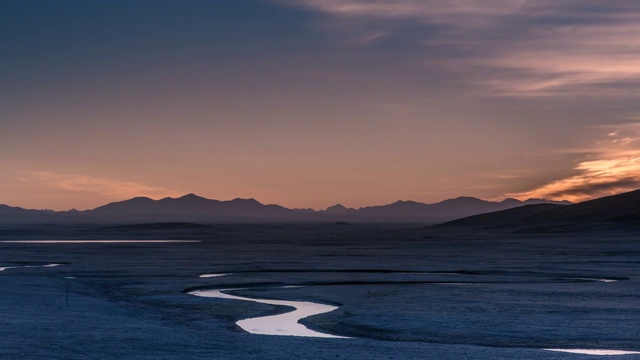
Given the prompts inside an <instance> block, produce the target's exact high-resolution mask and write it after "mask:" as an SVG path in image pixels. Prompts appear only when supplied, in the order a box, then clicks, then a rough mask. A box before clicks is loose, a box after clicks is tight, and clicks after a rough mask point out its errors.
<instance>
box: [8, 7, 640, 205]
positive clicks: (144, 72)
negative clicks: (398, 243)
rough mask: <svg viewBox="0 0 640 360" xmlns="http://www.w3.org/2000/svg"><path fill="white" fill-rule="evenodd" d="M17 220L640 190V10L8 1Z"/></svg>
mask: <svg viewBox="0 0 640 360" xmlns="http://www.w3.org/2000/svg"><path fill="white" fill-rule="evenodd" d="M0 20H1V21H0V41H1V42H2V44H3V46H2V47H0V55H1V57H0V58H1V59H2V66H0V82H1V83H2V84H3V86H2V87H0V109H1V110H2V112H1V115H0V147H1V150H2V151H0V166H1V168H2V169H3V170H2V171H1V172H0V204H8V205H12V206H22V207H27V208H53V209H61V210H62V209H69V208H79V209H86V208H92V207H96V206H99V205H102V204H104V203H105V202H109V201H115V200H123V199H125V198H128V197H133V196H149V197H152V198H161V197H165V196H179V195H183V194H187V193H196V194H199V195H201V196H205V197H209V198H215V199H232V198H236V197H245V198H248V197H253V198H256V199H258V200H260V201H261V202H264V203H278V204H281V205H284V206H288V207H309V206H310V207H314V208H324V207H327V206H329V205H333V204H335V203H338V202H340V203H343V204H345V205H348V206H352V207H359V206H365V205H377V204H385V203H391V202H394V201H396V200H399V199H402V200H408V199H411V200H415V201H422V202H436V201H440V200H443V199H446V198H452V197H457V196H463V195H464V196H476V197H480V198H485V199H501V198H505V197H517V198H521V199H524V198H527V197H538V198H548V199H556V200H559V199H567V200H571V201H582V200H587V199H591V198H595V197H600V196H605V195H610V194H615V193H618V192H623V191H628V190H634V189H637V188H640V102H639V101H638V100H639V95H638V94H640V60H639V59H640V3H635V2H629V1H622V0H613V1H606V2H605V1H600V0H451V1H442V0H246V1H237V0H219V1H212V2H190V1H179V0H167V1H162V2H149V1H135V2H132V1H128V0H114V1H109V2H94V1H82V0H60V1H56V2H51V1H45V0H7V1H3V2H2V4H1V5H0Z"/></svg>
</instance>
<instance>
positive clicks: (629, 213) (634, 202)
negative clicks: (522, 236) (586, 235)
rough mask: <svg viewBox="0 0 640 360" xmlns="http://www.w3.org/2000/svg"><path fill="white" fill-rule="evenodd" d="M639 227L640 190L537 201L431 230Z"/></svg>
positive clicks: (437, 226)
mask: <svg viewBox="0 0 640 360" xmlns="http://www.w3.org/2000/svg"><path fill="white" fill-rule="evenodd" d="M621 226H634V227H635V226H640V190H635V191H631V192H627V193H623V194H618V195H613V196H607V197H603V198H599V199H595V200H590V201H585V202H581V203H577V204H573V205H567V206H560V205H554V204H538V205H529V206H522V207H518V208H515V209H508V210H504V211H497V212H492V213H485V214H481V215H475V216H470V217H467V218H463V219H458V220H454V221H450V222H447V223H444V224H440V225H436V226H433V227H432V228H434V229H457V228H476V229H495V230H499V229H503V230H509V231H516V232H532V233H533V232H562V231H577V230H582V229H584V230H588V229H593V228H607V227H621Z"/></svg>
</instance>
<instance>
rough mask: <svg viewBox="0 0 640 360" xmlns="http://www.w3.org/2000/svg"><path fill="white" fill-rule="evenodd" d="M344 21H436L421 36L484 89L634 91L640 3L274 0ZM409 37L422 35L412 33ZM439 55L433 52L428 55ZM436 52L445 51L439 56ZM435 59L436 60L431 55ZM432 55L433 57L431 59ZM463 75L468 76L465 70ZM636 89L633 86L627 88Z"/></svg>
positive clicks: (526, 93)
mask: <svg viewBox="0 0 640 360" xmlns="http://www.w3.org/2000/svg"><path fill="white" fill-rule="evenodd" d="M279 2H284V3H287V4H289V5H293V6H299V7H304V8H307V9H312V10H315V11H318V12H322V13H325V14H330V15H332V16H335V17H337V18H340V19H343V20H345V21H349V20H350V19H358V21H363V20H364V21H369V24H370V26H371V27H372V28H373V29H375V28H376V27H377V26H381V27H383V28H384V26H387V27H386V29H388V25H384V26H383V24H385V22H396V23H397V22H398V20H405V21H413V22H415V23H418V24H424V25H427V26H434V25H435V26H438V28H437V31H435V32H433V31H432V32H428V31H425V32H424V33H423V34H422V36H423V37H424V39H423V41H422V42H421V43H422V44H423V46H426V47H427V48H431V47H433V48H436V47H437V50H438V51H437V52H433V51H431V52H428V54H427V55H426V59H425V61H426V62H428V63H429V66H430V67H432V66H433V65H434V64H435V65H442V66H443V67H445V68H448V69H449V70H450V71H452V72H460V71H462V72H464V73H465V78H467V79H468V80H469V81H473V82H474V83H475V84H476V85H478V86H480V87H481V89H482V90H483V91H482V92H481V93H482V94H483V95H486V94H491V95H499V96H516V97H548V96H580V97H583V96H607V97H637V96H638V94H640V91H637V90H638V89H639V88H640V3H637V2H621V1H615V2H603V1H594V0H565V1H556V0H279ZM411 36H421V35H420V34H419V32H412V33H411ZM435 53H437V54H438V56H437V57H435V56H434V55H433V54H435ZM442 53H450V54H452V55H450V56H449V57H447V58H446V59H444V60H443V59H442V57H441V56H442V55H441V54H442ZM436 58H437V59H436ZM434 59H436V60H438V61H437V62H434V61H433V60H434ZM467 74H468V75H469V76H466V75H467ZM631 89H635V90H636V91H631Z"/></svg>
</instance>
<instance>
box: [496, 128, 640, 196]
mask: <svg viewBox="0 0 640 360" xmlns="http://www.w3.org/2000/svg"><path fill="white" fill-rule="evenodd" d="M639 130H640V126H638V125H634V124H630V125H627V126H621V128H620V129H618V130H614V131H611V132H609V133H608V134H607V135H606V139H605V140H601V141H597V142H596V143H595V144H594V148H593V149H592V152H591V154H589V155H588V158H587V159H583V160H582V161H580V162H579V163H578V164H577V165H576V166H575V167H574V170H575V171H576V173H575V175H572V176H569V177H566V178H563V179H558V180H555V181H552V182H550V183H548V184H544V185H542V186H540V187H538V188H535V189H533V190H530V191H526V192H522V193H517V194H509V195H508V196H512V197H516V198H520V199H526V198H532V197H535V198H545V199H554V200H560V199H566V200H570V201H584V200H589V199H593V198H597V197H601V196H607V195H613V194H617V193H620V192H624V191H631V190H636V189H638V188H640V150H638V144H640V131H639Z"/></svg>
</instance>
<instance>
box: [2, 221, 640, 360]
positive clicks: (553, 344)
mask: <svg viewBox="0 0 640 360" xmlns="http://www.w3.org/2000/svg"><path fill="white" fill-rule="evenodd" d="M29 238H30V239H47V238H49V239H63V238H77V239H99V238H102V239H135V238H156V239H200V240H202V241H201V242H199V243H167V244H47V245H42V244H9V243H0V267H3V266H15V265H38V264H48V263H64V265H63V266H60V267H51V268H42V267H23V268H14V269H7V270H5V271H2V272H0V309H2V310H1V312H0V359H83V360H85V359H585V358H594V356H587V355H576V354H565V353H554V352H549V351H545V350H542V349H544V348H591V349H617V350H633V351H640V335H639V334H640V306H639V304H640V281H639V279H640V240H639V239H640V238H639V237H638V234H635V235H634V234H624V233H618V234H616V233H600V234H591V235H588V234H577V235H566V234H565V235H557V236H549V235H536V236H523V235H518V236H515V235H514V236H511V235H499V236H498V235H490V234H448V235H437V234H435V233H431V232H430V231H429V230H426V229H421V228H417V227H412V226H409V225H404V226H398V225H366V226H365V225H345V224H328V225H278V226H275V225H252V226H240V225H223V226H213V227H185V226H182V225H177V226H173V227H171V226H169V227H163V226H160V227H155V226H151V227H109V228H92V227H81V226H80V227H58V226H49V227H38V228H34V227H3V228H0V240H10V239H29ZM203 273H232V275H228V276H225V277H220V278H209V279H203V278H199V277H198V276H199V275H200V274H203ZM67 277H73V279H69V278H67ZM590 279H594V280H590ZM595 279H610V280H618V281H615V282H600V281H595ZM282 285H303V287H299V288H279V286H282ZM234 287H237V288H245V289H246V290H241V291H237V294H239V295H244V296H253V297H261V298H276V299H284V300H309V301H316V302H325V303H329V304H338V305H341V307H340V308H339V309H338V310H336V311H334V312H331V313H327V314H322V315H319V316H316V317H312V318H308V319H305V320H304V321H303V322H304V323H305V324H306V325H307V326H309V327H311V328H313V329H315V330H318V331H322V332H328V333H332V334H336V335H342V336H349V337H352V339H315V338H297V337H278V336H264V335H252V334H248V333H245V332H243V331H242V330H241V329H240V328H238V327H237V326H236V325H235V324H234V322H235V321H236V320H239V319H243V318H247V317H253V316H260V315H266V314H274V313H278V312H281V311H283V310H285V309H282V308H280V307H275V306H270V305H264V304H258V303H253V302H244V301H234V300H224V299H207V298H200V297H196V296H192V295H188V294H186V293H185V292H184V291H185V290H187V289H194V288H234ZM595 358H597V357H595ZM614 358H620V359H627V358H628V359H633V358H640V356H638V355H624V356H617V357H614Z"/></svg>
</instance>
